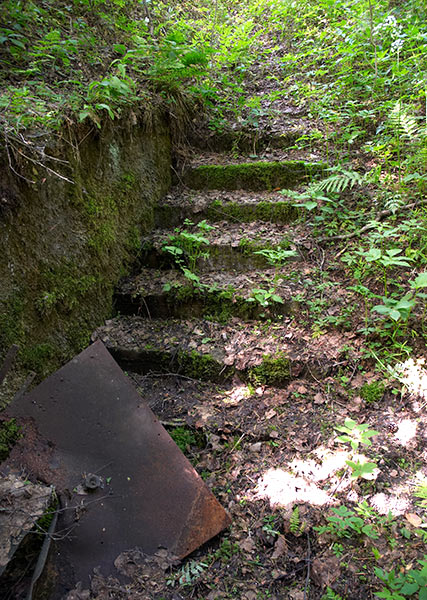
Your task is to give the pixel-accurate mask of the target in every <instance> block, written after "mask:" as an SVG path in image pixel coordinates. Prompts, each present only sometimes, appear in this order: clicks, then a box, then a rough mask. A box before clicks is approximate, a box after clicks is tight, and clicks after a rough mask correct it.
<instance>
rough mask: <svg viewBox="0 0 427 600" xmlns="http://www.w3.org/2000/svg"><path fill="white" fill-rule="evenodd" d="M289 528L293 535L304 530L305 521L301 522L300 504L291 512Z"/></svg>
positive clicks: (299, 533)
mask: <svg viewBox="0 0 427 600" xmlns="http://www.w3.org/2000/svg"><path fill="white" fill-rule="evenodd" d="M289 529H290V532H291V533H292V534H293V535H296V536H298V535H301V533H302V532H303V531H304V523H301V521H300V516H299V506H298V505H296V506H295V507H294V508H293V510H292V514H291V518H290V519H289Z"/></svg>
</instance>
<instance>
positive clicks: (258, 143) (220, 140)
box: [189, 119, 310, 154]
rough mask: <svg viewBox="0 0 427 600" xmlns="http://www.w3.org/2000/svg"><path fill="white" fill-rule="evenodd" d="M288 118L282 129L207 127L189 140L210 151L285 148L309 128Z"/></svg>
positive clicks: (291, 145) (248, 151)
mask: <svg viewBox="0 0 427 600" xmlns="http://www.w3.org/2000/svg"><path fill="white" fill-rule="evenodd" d="M293 120H294V119H290V120H289V123H288V128H287V129H285V130H282V131H277V132H273V131H260V128H259V127H257V128H255V127H253V128H251V127H240V128H235V129H233V128H231V126H230V127H229V128H226V129H225V130H224V131H222V132H221V133H217V132H212V131H211V130H209V129H206V131H204V132H203V135H200V131H197V136H196V135H193V136H190V139H189V142H190V143H191V146H193V147H194V148H198V149H199V150H210V151H212V152H230V151H232V152H235V151H236V150H237V151H239V152H247V153H252V154H256V153H259V152H262V151H263V150H265V149H267V148H277V149H280V150H286V149H288V148H291V147H293V146H294V144H295V142H296V141H297V140H298V139H299V138H301V137H303V136H304V135H308V134H309V133H310V130H309V129H308V128H307V126H306V127H303V126H302V125H301V124H299V123H293V122H292V121H293Z"/></svg>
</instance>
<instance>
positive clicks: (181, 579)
mask: <svg viewBox="0 0 427 600" xmlns="http://www.w3.org/2000/svg"><path fill="white" fill-rule="evenodd" d="M207 567H208V565H207V564H206V563H204V562H197V561H195V560H190V562H188V563H187V564H186V565H184V566H183V567H182V569H181V571H180V574H179V576H178V583H179V584H180V585H193V583H194V582H195V581H197V580H198V579H199V577H200V576H201V575H202V574H203V572H204V570H205V569H206V568H207Z"/></svg>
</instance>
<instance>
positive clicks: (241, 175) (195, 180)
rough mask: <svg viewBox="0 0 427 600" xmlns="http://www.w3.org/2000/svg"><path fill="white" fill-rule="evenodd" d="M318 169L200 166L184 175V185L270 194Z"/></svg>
mask: <svg viewBox="0 0 427 600" xmlns="http://www.w3.org/2000/svg"><path fill="white" fill-rule="evenodd" d="M322 168H323V165H321V164H320V163H319V164H316V163H306V162H304V161H296V160H289V161H282V162H251V163H241V164H237V165H236V164H234V165H202V166H200V167H197V168H195V169H192V170H191V171H189V172H188V173H187V175H186V177H185V183H186V185H188V186H189V187H191V188H193V189H211V190H215V189H223V190H238V189H246V190H254V191H256V190H273V189H275V188H289V187H291V186H293V185H295V184H297V183H299V182H301V181H304V180H306V179H307V178H308V177H309V176H310V174H312V173H314V172H319V170H321V169H322Z"/></svg>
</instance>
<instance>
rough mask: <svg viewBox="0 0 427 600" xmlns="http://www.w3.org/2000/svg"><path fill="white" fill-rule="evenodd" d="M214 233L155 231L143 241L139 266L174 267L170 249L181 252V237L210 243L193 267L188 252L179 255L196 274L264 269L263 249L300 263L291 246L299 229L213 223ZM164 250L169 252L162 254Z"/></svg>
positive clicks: (205, 245)
mask: <svg viewBox="0 0 427 600" xmlns="http://www.w3.org/2000/svg"><path fill="white" fill-rule="evenodd" d="M212 225H213V229H211V230H209V231H207V232H205V231H204V230H203V231H202V230H200V229H199V228H197V227H188V228H187V227H181V228H179V229H172V230H167V229H156V230H154V231H153V232H152V233H151V234H150V235H149V236H146V237H145V238H144V239H143V240H142V251H141V255H140V260H139V264H140V265H141V266H148V267H151V268H170V267H171V266H173V265H174V261H175V260H176V256H175V255H174V254H173V247H178V248H183V247H184V246H183V244H184V242H183V240H182V239H180V238H179V236H180V233H182V232H184V233H187V232H189V233H191V234H196V235H202V236H203V237H204V238H206V240H207V241H208V242H209V243H208V244H205V243H204V244H203V245H202V247H201V251H203V253H206V254H207V256H205V257H204V258H203V257H202V258H198V259H197V260H195V265H193V266H192V260H191V251H190V252H188V251H187V249H185V251H184V252H183V253H179V254H178V256H177V258H178V260H182V261H184V263H186V264H187V265H188V266H190V267H191V268H192V270H196V271H197V272H204V271H213V270H216V269H225V270H235V271H245V270H247V269H257V268H260V269H264V268H267V267H268V266H269V262H268V259H267V258H266V257H265V256H264V255H260V254H256V253H257V252H259V251H262V250H266V249H273V250H274V249H276V250H277V249H278V248H279V249H282V250H285V251H289V252H292V255H290V256H289V257H288V258H287V259H286V261H287V262H292V261H296V260H298V259H299V255H298V253H297V252H296V251H295V247H294V246H293V244H292V240H293V239H294V237H295V233H296V231H298V228H297V227H295V226H291V225H276V224H273V223H262V222H258V221H256V222H253V223H245V224H241V223H229V222H227V221H221V222H219V223H214V224H212ZM165 247H169V248H172V250H169V251H168V250H165Z"/></svg>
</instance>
